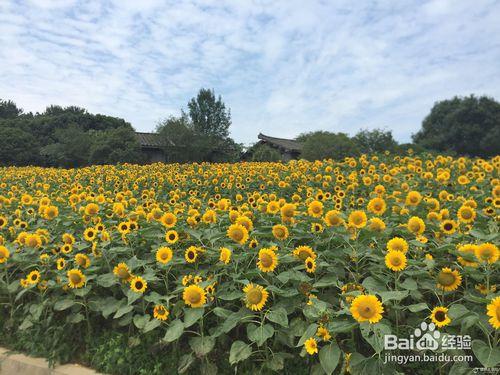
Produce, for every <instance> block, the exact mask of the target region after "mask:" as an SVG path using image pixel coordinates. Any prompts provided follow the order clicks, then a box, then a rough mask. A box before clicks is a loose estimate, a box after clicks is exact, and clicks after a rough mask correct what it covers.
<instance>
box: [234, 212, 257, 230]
mask: <svg viewBox="0 0 500 375" xmlns="http://www.w3.org/2000/svg"><path fill="white" fill-rule="evenodd" d="M235 224H240V225H243V226H244V227H245V228H247V231H249V232H251V231H252V230H253V222H252V220H251V219H250V218H249V217H246V216H238V218H237V219H236V222H235Z"/></svg>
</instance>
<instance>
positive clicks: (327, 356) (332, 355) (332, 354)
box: [319, 341, 340, 375]
mask: <svg viewBox="0 0 500 375" xmlns="http://www.w3.org/2000/svg"><path fill="white" fill-rule="evenodd" d="M339 359H340V348H339V346H338V345H337V343H336V342H335V341H334V342H332V343H331V344H330V345H326V346H323V347H322V348H321V350H320V351H319V363H321V367H323V370H325V372H326V373H327V374H328V375H330V374H332V373H333V371H334V370H335V368H336V367H337V365H338V364H339Z"/></svg>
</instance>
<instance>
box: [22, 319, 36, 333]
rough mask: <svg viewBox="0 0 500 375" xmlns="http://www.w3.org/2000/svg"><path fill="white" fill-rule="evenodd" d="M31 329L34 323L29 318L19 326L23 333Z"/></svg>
mask: <svg viewBox="0 0 500 375" xmlns="http://www.w3.org/2000/svg"><path fill="white" fill-rule="evenodd" d="M30 327H33V323H32V322H31V320H29V319H28V318H26V319H24V321H23V322H22V323H21V325H20V326H19V328H18V329H19V330H20V331H22V330H25V329H28V328H30Z"/></svg>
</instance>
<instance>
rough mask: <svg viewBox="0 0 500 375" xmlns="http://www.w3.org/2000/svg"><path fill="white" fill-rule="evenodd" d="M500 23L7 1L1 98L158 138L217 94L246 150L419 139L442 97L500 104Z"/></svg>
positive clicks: (1, 33) (0, 41) (327, 8)
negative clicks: (266, 139)
mask: <svg viewBox="0 0 500 375" xmlns="http://www.w3.org/2000/svg"><path fill="white" fill-rule="evenodd" d="M499 16H500V4H499V3H498V2H496V1H493V0H492V1H489V0H483V1H477V2H470V1H467V0H462V1H443V0H436V1H428V2H426V3H422V2H420V1H416V0H415V1H413V2H389V1H373V2H350V1H335V2H330V1H321V0H317V1H308V2H304V1H299V0H295V1H265V0H255V1H238V2H235V1H229V0H226V1H215V0H205V1H195V0H192V1H181V2H177V1H170V2H168V3H166V2H165V1H160V0H148V1H140V2H137V1H133V0H129V1H123V0H115V1H90V2H80V1H66V0H65V1H53V0H51V1H49V0H33V1H31V2H28V3H24V2H21V3H20V2H18V1H14V0H6V1H2V2H1V3H0V98H6V99H7V98H8V99H13V100H15V101H16V102H17V103H18V104H19V105H20V106H21V107H23V108H25V109H26V110H31V111H42V110H43V109H44V107H45V106H46V105H49V104H60V105H79V106H83V107H85V108H87V109H89V111H91V112H100V113H107V114H110V115H115V116H120V117H123V118H125V119H126V120H128V121H130V122H131V123H132V124H133V125H134V126H135V127H136V129H138V130H142V131H148V130H153V129H154V127H155V125H156V122H157V121H158V120H159V119H160V118H162V117H166V116H168V115H171V114H177V113H179V109H180V108H181V107H185V106H186V103H187V101H188V100H189V99H190V98H191V97H192V96H194V95H195V94H196V92H197V90H198V89H199V88H200V87H210V88H214V89H215V91H216V93H217V94H221V95H222V96H223V98H224V100H225V101H226V103H227V105H228V106H230V107H231V109H232V115H233V127H232V129H231V130H232V135H233V136H234V137H235V139H236V140H237V141H240V142H245V143H249V142H253V141H255V139H256V135H257V133H258V132H259V131H262V132H265V133H269V134H271V135H278V136H283V137H293V136H296V135H298V134H299V133H301V132H304V131H311V130H316V129H327V130H331V131H345V132H349V133H354V132H356V131H357V130H359V129H360V128H375V127H384V128H387V129H391V130H393V132H394V135H395V136H396V137H397V138H398V139H399V140H401V141H408V140H409V139H410V135H411V133H412V132H415V131H417V130H418V128H419V126H420V123H421V121H422V119H423V117H424V116H425V115H426V114H427V113H428V111H429V110H430V107H431V106H432V104H433V103H434V102H435V101H436V100H441V99H445V98H448V97H451V96H453V95H457V94H458V95H467V94H470V93H476V94H478V95H481V94H487V95H490V96H494V97H496V98H497V99H498V98H499V97H500V74H499V73H500V72H499V67H500V66H499V65H498V61H499V60H500V44H499V43H498V42H497V41H496V39H495V37H494V36H495V35H499V33H500V23H499V22H498V19H499Z"/></svg>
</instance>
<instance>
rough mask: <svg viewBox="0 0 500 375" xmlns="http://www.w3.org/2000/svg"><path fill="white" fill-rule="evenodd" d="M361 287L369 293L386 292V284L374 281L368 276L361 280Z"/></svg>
mask: <svg viewBox="0 0 500 375" xmlns="http://www.w3.org/2000/svg"><path fill="white" fill-rule="evenodd" d="M362 285H363V286H364V287H365V288H366V289H367V290H368V291H369V292H370V293H375V292H380V291H383V290H387V284H385V283H383V282H382V281H379V280H375V279H374V278H373V277H371V276H368V277H367V278H366V279H364V280H363V282H362Z"/></svg>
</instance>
